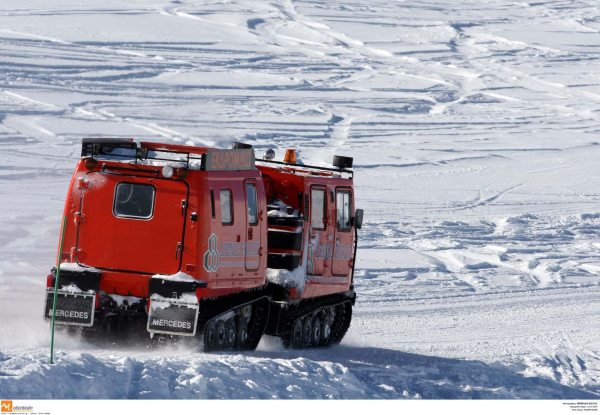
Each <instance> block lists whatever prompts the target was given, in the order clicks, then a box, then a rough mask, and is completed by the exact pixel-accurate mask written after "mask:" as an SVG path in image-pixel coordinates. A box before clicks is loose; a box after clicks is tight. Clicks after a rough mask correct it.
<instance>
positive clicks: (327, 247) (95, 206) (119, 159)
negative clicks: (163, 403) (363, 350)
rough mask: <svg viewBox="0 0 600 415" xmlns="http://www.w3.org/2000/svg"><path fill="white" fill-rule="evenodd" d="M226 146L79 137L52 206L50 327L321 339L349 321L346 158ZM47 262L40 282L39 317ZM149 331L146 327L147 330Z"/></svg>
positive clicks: (227, 340)
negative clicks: (58, 226)
mask: <svg viewBox="0 0 600 415" xmlns="http://www.w3.org/2000/svg"><path fill="white" fill-rule="evenodd" d="M273 156H274V153H273V152H272V150H269V151H267V152H266V153H265V158H264V159H262V160H256V159H255V154H254V150H253V149H252V147H251V146H249V145H246V144H241V143H234V145H233V148H232V149H226V150H222V149H212V148H202V147H193V146H183V145H173V144H158V143H147V142H142V143H139V144H138V143H136V142H134V141H133V140H123V139H84V140H83V144H82V158H81V160H80V161H79V162H78V164H77V167H76V169H75V172H74V174H73V177H72V179H71V183H70V187H69V192H68V195H67V201H66V205H65V211H64V214H65V215H66V217H67V219H66V225H65V229H64V242H63V250H62V252H60V253H59V257H60V263H61V264H60V272H59V273H58V274H59V278H58V285H57V288H58V295H57V303H56V310H57V311H56V322H57V323H58V324H63V325H70V326H80V327H81V328H80V330H82V332H83V333H84V335H100V336H106V335H107V332H116V333H117V334H120V335H133V334H134V333H138V334H140V333H145V337H146V338H149V337H151V336H152V337H154V338H155V339H156V338H157V337H158V338H167V337H175V336H194V337H196V338H198V339H200V340H202V343H203V344H204V350H205V351H215V350H253V349H255V348H256V346H257V345H258V343H259V341H260V339H261V336H262V335H263V334H268V335H273V336H279V337H282V339H283V343H284V344H285V345H286V346H287V347H292V348H308V347H327V346H329V345H331V344H333V343H337V342H340V341H341V340H342V338H343V336H344V334H345V333H346V331H347V330H348V328H349V326H350V320H351V317H352V306H353V305H354V301H355V298H356V295H355V292H354V287H353V281H352V280H353V274H354V260H355V256H356V246H357V245H356V242H357V237H358V234H357V229H360V227H361V223H362V210H360V209H359V210H355V208H354V206H355V205H354V188H353V181H352V177H353V172H352V170H351V168H352V159H351V158H348V157H338V156H335V157H334V166H333V167H332V168H323V167H314V166H304V165H298V164H296V162H295V152H293V151H291V150H288V152H287V153H286V158H285V160H284V161H283V162H277V161H274V160H272V159H273ZM56 271H57V270H56V269H53V270H52V274H51V275H49V276H48V280H47V296H46V308H45V318H46V319H51V317H52V313H53V311H52V310H53V305H54V300H53V298H54V289H55V285H56V274H57V272H56ZM147 332H150V336H148V333H147Z"/></svg>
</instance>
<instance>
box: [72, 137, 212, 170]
mask: <svg viewBox="0 0 600 415" xmlns="http://www.w3.org/2000/svg"><path fill="white" fill-rule="evenodd" d="M115 149H126V150H135V153H134V154H115V153H113V151H114V150H115ZM150 150H152V151H154V152H160V153H170V154H181V155H184V156H185V159H184V160H174V159H169V158H163V157H153V156H150V155H149V151H150ZM207 150H208V148H205V147H192V146H182V145H176V144H163V143H150V142H140V145H139V146H138V145H137V143H136V142H135V141H133V138H129V139H127V138H84V139H83V140H82V143H81V157H90V156H91V157H92V158H94V156H101V155H104V156H110V157H118V158H123V159H131V160H134V162H135V164H137V163H138V161H145V160H148V159H150V160H158V161H170V162H174V163H185V164H186V167H188V168H189V165H190V162H191V161H195V160H197V161H199V162H200V163H201V169H202V170H204V158H203V157H202V156H203V155H204V154H206V152H207Z"/></svg>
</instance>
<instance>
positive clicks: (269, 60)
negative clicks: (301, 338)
mask: <svg viewBox="0 0 600 415" xmlns="http://www.w3.org/2000/svg"><path fill="white" fill-rule="evenodd" d="M599 10H600V9H599V8H598V4H597V2H595V1H569V2H566V1H562V0H560V1H559V0H542V1H538V2H512V1H494V2H487V1H486V2H481V1H475V0H459V1H452V2H437V1H436V2H433V1H428V0H425V1H414V0H407V1H403V2H389V1H381V0H370V1H368V2H349V1H347V0H346V1H342V0H331V1H302V0H298V1H296V0H294V1H292V0H274V1H271V2H263V1H254V0H253V1H250V0H247V1H245V0H231V1H227V2H198V1H186V0H181V1H173V2H169V1H164V0H140V1H137V2H129V1H124V0H107V1H104V2H94V3H93V4H92V3H91V2H79V1H74V0H60V1H53V2H47V1H42V0H21V1H18V2H2V4H0V55H1V59H0V65H1V67H2V69H1V70H0V194H1V197H0V199H1V200H2V203H0V248H1V249H0V311H1V312H0V391H1V392H2V393H1V394H2V396H7V397H10V398H13V399H18V398H25V397H32V398H51V397H53V398H92V397H94V398H102V397H106V398H161V397H165V398H191V397H202V398H205V397H208V398H220V397H223V398H250V397H259V398H271V397H280V398H287V397H292V398H325V397H333V398H480V397H481V398H517V397H518V398H564V399H566V398H598V397H599V396H600V302H599V301H598V298H599V296H600V240H599V236H600V192H599V190H598V189H600V175H599V174H598V166H599V165H600V145H599V143H600V134H599V132H600V115H599V114H600V87H599V84H600V75H599V73H600V72H599V70H598V69H599V68H600V65H599V59H598V39H599V38H598V36H599V32H600V11H599ZM83 137H124V138H134V139H136V140H144V141H165V142H170V143H179V144H190V145H198V146H218V147H223V148H224V147H227V146H228V145H229V144H230V143H231V142H232V141H243V142H247V143H250V144H253V146H254V148H255V149H256V150H257V153H258V154H262V152H263V151H264V150H266V149H268V148H274V149H275V150H276V152H277V155H278V159H279V160H280V159H281V157H282V155H283V154H284V153H285V149H287V148H295V149H296V150H297V151H298V157H301V158H302V160H303V161H304V162H305V163H306V164H310V165H322V166H330V163H331V160H332V156H333V155H334V154H337V155H347V156H352V157H354V166H355V185H356V204H357V206H356V207H358V208H363V209H364V210H365V224H364V227H363V229H362V230H361V231H360V242H359V258H358V261H357V265H356V276H355V286H356V291H357V293H358V300H357V303H356V307H355V311H354V320H353V322H352V326H351V328H350V331H349V333H348V335H347V337H346V338H345V339H344V341H343V343H342V344H341V345H339V346H336V347H334V348H332V349H330V350H313V351H303V352H297V351H289V350H285V349H283V347H282V346H281V344H280V342H278V341H277V340H274V339H271V338H265V339H264V340H263V341H262V342H261V344H260V345H259V348H258V350H257V351H256V352H253V353H218V354H200V353H196V352H195V351H194V349H193V348H192V347H191V346H184V345H183V344H181V345H172V346H167V347H165V348H160V349H144V350H140V349H139V348H127V347H100V346H95V345H90V344H87V343H85V342H81V341H78V340H76V339H75V340H72V339H68V338H66V337H65V336H59V337H58V338H57V349H58V351H57V356H56V360H57V363H56V364H55V365H53V366H50V365H48V350H49V333H48V330H47V327H46V325H45V323H44V322H43V321H42V307H43V303H44V293H45V284H46V276H47V275H48V273H49V271H50V268H51V267H52V266H54V265H56V263H55V261H56V250H57V244H58V239H59V233H60V225H61V215H62V211H63V207H64V201H65V195H66V191H67V188H68V185H69V180H70V178H71V174H72V171H73V168H74V166H75V163H76V161H77V159H78V158H79V155H80V143H81V138H83ZM116 294H118V295H127V293H116Z"/></svg>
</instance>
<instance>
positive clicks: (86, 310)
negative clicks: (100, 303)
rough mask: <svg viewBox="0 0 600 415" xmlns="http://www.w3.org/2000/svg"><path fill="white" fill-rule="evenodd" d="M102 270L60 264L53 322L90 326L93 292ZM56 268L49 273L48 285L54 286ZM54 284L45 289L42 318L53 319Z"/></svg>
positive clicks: (92, 310)
mask: <svg viewBox="0 0 600 415" xmlns="http://www.w3.org/2000/svg"><path fill="white" fill-rule="evenodd" d="M100 275H101V272H100V271H99V270H97V269H93V268H83V267H79V266H77V264H71V263H66V264H63V265H61V271H60V279H59V283H60V286H59V289H58V292H57V297H56V323H57V324H69V325H74V326H85V327H91V326H93V324H94V314H95V311H96V294H97V292H98V290H99V288H100ZM55 278H56V269H53V270H52V274H51V275H49V276H48V287H54V282H55ZM53 305H54V288H47V290H46V304H45V307H44V318H45V319H47V320H52V309H53Z"/></svg>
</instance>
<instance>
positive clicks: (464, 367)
mask: <svg viewBox="0 0 600 415" xmlns="http://www.w3.org/2000/svg"><path fill="white" fill-rule="evenodd" d="M252 356H254V357H262V358H269V359H298V358H300V359H302V358H304V359H310V360H313V361H328V362H332V363H337V364H340V365H342V366H344V367H346V368H347V369H348V371H349V372H350V373H351V374H352V375H354V376H355V377H356V378H357V379H358V380H359V381H360V382H361V383H363V384H364V387H365V390H366V392H367V395H368V396H371V397H373V398H424V399H514V398H521V399H584V398H585V399H598V397H599V396H600V394H598V393H597V392H595V391H593V392H592V391H588V390H582V389H577V388H575V387H571V386H566V385H562V384H560V383H558V382H556V381H555V380H552V379H548V378H541V377H537V376H536V377H525V376H524V375H523V374H521V373H519V372H518V370H524V367H523V368H518V367H508V366H504V365H502V364H499V363H498V364H491V365H490V364H486V363H484V362H481V361H476V360H460V359H449V358H442V357H436V356H425V355H419V354H413V353H406V352H402V351H397V350H390V349H383V348H376V347H357V346H345V345H339V346H334V347H332V348H331V349H320V350H319V349H317V350H302V351H295V350H281V351H264V352H261V351H255V352H253V353H252Z"/></svg>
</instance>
